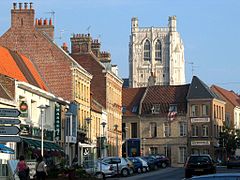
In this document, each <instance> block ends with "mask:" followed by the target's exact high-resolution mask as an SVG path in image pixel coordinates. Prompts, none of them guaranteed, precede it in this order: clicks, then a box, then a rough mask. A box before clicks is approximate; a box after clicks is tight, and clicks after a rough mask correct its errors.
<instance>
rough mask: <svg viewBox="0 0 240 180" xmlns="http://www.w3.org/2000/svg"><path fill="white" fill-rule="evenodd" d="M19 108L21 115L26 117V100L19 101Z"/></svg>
mask: <svg viewBox="0 0 240 180" xmlns="http://www.w3.org/2000/svg"><path fill="white" fill-rule="evenodd" d="M19 109H20V112H21V115H20V116H21V117H28V105H27V102H26V101H21V102H20V104H19Z"/></svg>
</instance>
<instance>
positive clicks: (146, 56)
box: [144, 40, 151, 61]
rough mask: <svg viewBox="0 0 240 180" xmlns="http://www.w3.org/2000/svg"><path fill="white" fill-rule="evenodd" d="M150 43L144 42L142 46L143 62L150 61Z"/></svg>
mask: <svg viewBox="0 0 240 180" xmlns="http://www.w3.org/2000/svg"><path fill="white" fill-rule="evenodd" d="M150 59H151V58H150V42H149V40H146V42H145V44H144V60H145V61H150Z"/></svg>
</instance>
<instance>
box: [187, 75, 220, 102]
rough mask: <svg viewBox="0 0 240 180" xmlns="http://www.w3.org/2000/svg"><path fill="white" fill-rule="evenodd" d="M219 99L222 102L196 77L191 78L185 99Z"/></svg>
mask: <svg viewBox="0 0 240 180" xmlns="http://www.w3.org/2000/svg"><path fill="white" fill-rule="evenodd" d="M214 98H216V99H219V100H222V99H221V98H220V97H219V96H218V95H217V94H215V93H214V92H213V91H211V89H210V88H209V87H208V86H207V85H206V84H205V83H204V82H203V81H201V80H200V79H199V78H198V77H197V76H193V79H192V82H191V85H190V89H189V92H188V95H187V99H214Z"/></svg>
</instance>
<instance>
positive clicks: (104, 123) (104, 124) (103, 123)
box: [99, 122, 107, 159]
mask: <svg viewBox="0 0 240 180" xmlns="http://www.w3.org/2000/svg"><path fill="white" fill-rule="evenodd" d="M106 124H107V123H106V122H102V123H101V125H102V127H103V133H102V136H103V137H104V138H105V134H104V128H105V126H106ZM104 140H105V139H104ZM101 143H102V137H101V136H100V150H99V152H100V159H101V158H102V153H101ZM103 149H104V148H103Z"/></svg>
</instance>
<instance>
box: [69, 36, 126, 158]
mask: <svg viewBox="0 0 240 180" xmlns="http://www.w3.org/2000/svg"><path fill="white" fill-rule="evenodd" d="M71 48H72V50H71V56H72V57H73V58H74V59H75V60H76V61H77V62H78V63H79V64H80V65H81V66H82V67H83V68H85V69H86V70H87V71H88V72H90V73H91V74H92V75H93V78H92V81H91V92H92V93H93V98H94V99H95V100H96V101H97V102H98V103H100V104H101V105H102V107H103V108H104V109H106V113H107V125H106V129H107V141H108V155H116V153H117V148H116V146H118V155H121V151H120V150H121V148H120V147H121V142H122V141H121V139H122V138H121V137H122V133H121V130H122V128H121V127H122V110H121V107H122V84H123V81H122V80H121V79H120V78H119V77H118V76H117V75H116V74H115V73H114V72H116V71H117V68H116V67H115V66H112V65H111V56H110V54H109V53H107V52H101V51H100V43H99V42H98V41H97V40H92V37H91V36H90V34H75V35H73V36H72V37H71ZM115 125H117V126H115ZM114 127H115V128H114ZM116 127H117V128H116ZM116 137H117V138H116Z"/></svg>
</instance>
